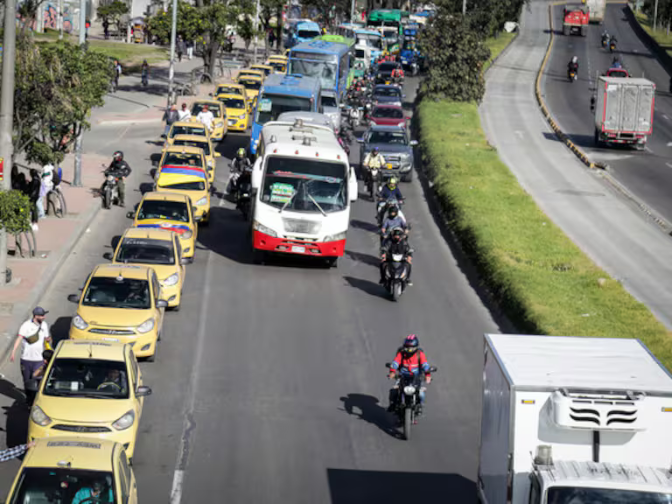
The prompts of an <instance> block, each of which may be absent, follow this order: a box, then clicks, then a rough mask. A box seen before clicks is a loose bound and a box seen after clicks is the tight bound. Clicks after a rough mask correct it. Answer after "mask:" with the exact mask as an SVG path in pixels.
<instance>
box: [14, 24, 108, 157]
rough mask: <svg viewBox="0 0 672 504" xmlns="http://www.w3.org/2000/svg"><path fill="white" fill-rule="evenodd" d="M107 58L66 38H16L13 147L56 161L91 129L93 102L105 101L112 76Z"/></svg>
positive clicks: (27, 155) (96, 105) (95, 104)
mask: <svg viewBox="0 0 672 504" xmlns="http://www.w3.org/2000/svg"><path fill="white" fill-rule="evenodd" d="M112 75H113V72H112V66H111V63H110V61H109V59H108V58H107V57H106V56H104V55H102V54H100V53H97V52H93V51H87V50H86V49H85V48H83V47H81V46H76V45H72V44H70V43H68V42H61V43H55V44H44V45H41V46H38V45H36V44H35V43H34V42H33V40H32V38H31V37H19V39H18V40H17V58H16V87H15V98H14V135H13V140H14V152H15V154H18V153H21V152H23V153H25V155H26V157H27V159H28V160H29V161H33V162H37V163H40V164H44V163H46V162H47V161H49V162H53V163H60V162H61V161H62V160H63V157H64V154H65V152H67V151H68V149H69V148H70V147H71V146H72V144H73V143H74V141H75V139H76V137H77V136H78V135H79V134H80V133H81V132H82V131H84V130H86V129H89V128H90V124H89V123H88V121H87V118H88V116H89V114H90V112H91V109H92V108H93V107H100V106H102V105H103V103H104V100H103V98H104V96H105V94H106V93H107V91H108V89H109V84H110V80H111V78H112Z"/></svg>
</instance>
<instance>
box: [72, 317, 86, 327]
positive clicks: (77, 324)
mask: <svg viewBox="0 0 672 504" xmlns="http://www.w3.org/2000/svg"><path fill="white" fill-rule="evenodd" d="M72 325H74V326H75V327H76V328H77V329H79V330H80V331H83V330H84V329H86V328H87V327H89V324H87V323H86V322H84V319H83V318H82V317H80V316H79V315H75V318H73V319H72Z"/></svg>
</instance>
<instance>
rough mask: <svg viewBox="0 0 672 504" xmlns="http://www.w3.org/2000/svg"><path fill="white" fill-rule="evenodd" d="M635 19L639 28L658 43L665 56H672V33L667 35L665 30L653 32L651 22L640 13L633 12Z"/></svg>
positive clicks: (659, 29)
mask: <svg viewBox="0 0 672 504" xmlns="http://www.w3.org/2000/svg"><path fill="white" fill-rule="evenodd" d="M633 12H634V13H635V18H636V19H637V21H638V22H639V24H640V26H641V27H642V28H643V29H644V31H645V32H646V33H648V34H649V35H650V36H651V38H653V40H655V41H656V42H658V45H659V46H660V47H661V48H663V49H665V51H667V54H669V55H670V56H672V31H670V33H669V34H668V33H667V30H666V29H664V28H660V25H659V28H658V29H657V30H656V31H653V29H652V28H651V25H652V22H651V20H650V19H649V17H648V16H647V15H646V14H644V13H642V12H635V11H633Z"/></svg>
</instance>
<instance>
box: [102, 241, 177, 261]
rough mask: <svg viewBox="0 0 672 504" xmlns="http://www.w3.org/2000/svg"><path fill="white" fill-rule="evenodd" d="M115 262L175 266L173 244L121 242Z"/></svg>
mask: <svg viewBox="0 0 672 504" xmlns="http://www.w3.org/2000/svg"><path fill="white" fill-rule="evenodd" d="M114 260H115V261H116V262H123V263H140V264H175V251H174V250H173V242H172V241H168V240H149V239H145V238H142V239H140V238H126V239H124V240H123V241H122V242H121V245H120V246H119V251H118V252H117V255H116V257H115V258H114Z"/></svg>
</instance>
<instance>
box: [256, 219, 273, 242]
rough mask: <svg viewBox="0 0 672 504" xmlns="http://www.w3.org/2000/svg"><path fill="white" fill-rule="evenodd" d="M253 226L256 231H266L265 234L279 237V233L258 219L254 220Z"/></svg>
mask: <svg viewBox="0 0 672 504" xmlns="http://www.w3.org/2000/svg"><path fill="white" fill-rule="evenodd" d="M253 227H254V230H255V231H259V232H260V233H264V234H265V235H268V236H271V237H273V238H277V237H278V233H276V232H275V231H273V230H272V229H271V228H269V227H267V226H264V225H263V224H261V223H259V222H257V221H254V224H253Z"/></svg>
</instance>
